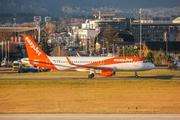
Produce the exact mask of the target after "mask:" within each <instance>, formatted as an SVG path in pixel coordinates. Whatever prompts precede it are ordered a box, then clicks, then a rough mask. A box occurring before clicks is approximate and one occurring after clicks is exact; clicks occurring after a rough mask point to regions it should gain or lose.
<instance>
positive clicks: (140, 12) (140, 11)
mask: <svg viewBox="0 0 180 120" xmlns="http://www.w3.org/2000/svg"><path fill="white" fill-rule="evenodd" d="M141 14H142V8H140V10H139V25H140V31H139V32H140V33H139V36H140V40H139V42H140V44H139V45H140V57H141V42H142V40H141V39H142V38H141V35H142V24H141Z"/></svg>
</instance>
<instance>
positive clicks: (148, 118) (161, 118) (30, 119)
mask: <svg viewBox="0 0 180 120" xmlns="http://www.w3.org/2000/svg"><path fill="white" fill-rule="evenodd" d="M0 120H180V115H179V114H0Z"/></svg>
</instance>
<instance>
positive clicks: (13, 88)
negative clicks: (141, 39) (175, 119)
mask: <svg viewBox="0 0 180 120" xmlns="http://www.w3.org/2000/svg"><path fill="white" fill-rule="evenodd" d="M179 94H180V80H137V79H136V80H111V79H109V80H96V79H93V80H25V81H23V80H1V81H0V113H98V114H102V113H109V114H121V113H129V114H132V113H138V114H143V113H148V114H151V113H155V114H180V95H179Z"/></svg>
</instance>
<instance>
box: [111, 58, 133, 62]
mask: <svg viewBox="0 0 180 120" xmlns="http://www.w3.org/2000/svg"><path fill="white" fill-rule="evenodd" d="M114 61H115V62H132V61H133V59H132V58H130V59H129V58H125V59H121V58H120V59H114Z"/></svg>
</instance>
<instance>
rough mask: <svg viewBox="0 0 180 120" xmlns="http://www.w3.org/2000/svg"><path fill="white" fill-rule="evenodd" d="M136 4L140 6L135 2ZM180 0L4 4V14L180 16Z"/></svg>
mask: <svg viewBox="0 0 180 120" xmlns="http://www.w3.org/2000/svg"><path fill="white" fill-rule="evenodd" d="M135 1H136V2H135ZM179 6H180V2H179V0H171V1H170V0H30V1H28V0H1V1H0V13H12V14H16V13H36V14H43V15H55V16H62V15H65V14H66V15H77V14H78V15H92V14H94V13H97V11H99V10H101V11H102V12H104V13H116V14H118V15H120V16H131V17H134V16H136V15H137V14H138V11H139V9H140V8H143V9H144V12H145V13H146V14H148V15H152V16H157V15H158V14H161V16H168V15H180V7H179Z"/></svg>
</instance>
